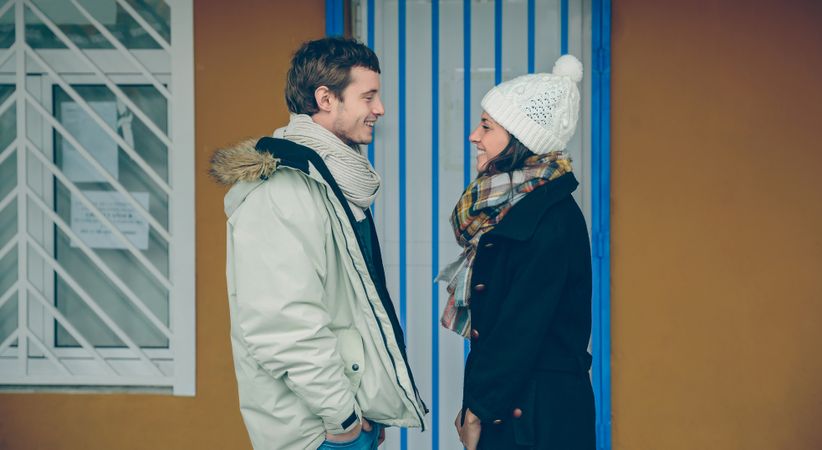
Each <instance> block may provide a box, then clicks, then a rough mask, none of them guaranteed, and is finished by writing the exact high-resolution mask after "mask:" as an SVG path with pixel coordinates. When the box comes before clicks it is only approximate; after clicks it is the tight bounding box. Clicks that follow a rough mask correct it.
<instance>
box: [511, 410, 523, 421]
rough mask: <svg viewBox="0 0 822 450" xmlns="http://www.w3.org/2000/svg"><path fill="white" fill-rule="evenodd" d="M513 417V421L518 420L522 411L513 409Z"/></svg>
mask: <svg viewBox="0 0 822 450" xmlns="http://www.w3.org/2000/svg"><path fill="white" fill-rule="evenodd" d="M513 416H514V418H515V419H519V418H520V417H522V410H521V409H519V408H514V414H513Z"/></svg>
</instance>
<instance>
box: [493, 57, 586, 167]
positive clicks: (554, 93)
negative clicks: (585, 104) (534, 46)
mask: <svg viewBox="0 0 822 450" xmlns="http://www.w3.org/2000/svg"><path fill="white" fill-rule="evenodd" d="M580 81H582V63H581V62H579V60H578V59H576V58H575V57H573V56H571V55H563V56H560V57H559V59H557V61H556V62H555V63H554V69H553V71H552V73H536V74H529V75H523V76H520V77H517V78H514V79H513V80H509V81H506V82H504V83H500V84H498V85H497V86H495V87H494V88H493V89H491V90H490V91H488V93H487V94H485V97H484V98H483V99H482V108H483V109H484V110H485V112H487V113H488V115H490V116H491V118H492V119H494V121H496V122H497V123H499V124H500V125H502V126H503V127H504V128H505V129H506V130H508V132H509V133H511V134H513V135H514V136H515V137H516V138H517V139H519V141H520V142H522V143H523V145H525V146H526V147H528V150H531V151H532V152H534V153H536V154H538V155H541V154H545V153H548V152H552V151H559V150H565V147H566V146H567V145H568V141H570V140H571V137H572V136H573V135H574V131H575V130H576V127H577V120H578V119H579V89H578V88H577V83H579V82H580Z"/></svg>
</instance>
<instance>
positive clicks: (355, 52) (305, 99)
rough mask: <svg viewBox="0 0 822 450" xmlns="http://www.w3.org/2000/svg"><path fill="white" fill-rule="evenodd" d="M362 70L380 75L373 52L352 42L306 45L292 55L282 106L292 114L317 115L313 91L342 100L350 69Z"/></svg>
mask: <svg viewBox="0 0 822 450" xmlns="http://www.w3.org/2000/svg"><path fill="white" fill-rule="evenodd" d="M352 67H363V68H366V69H369V70H373V71H374V72H377V73H380V61H379V59H377V55H376V54H375V53H374V51H373V50H371V49H370V48H368V47H366V46H365V45H363V44H362V43H361V42H359V41H357V40H354V39H347V38H341V37H329V38H323V39H317V40H315V41H309V42H306V43H305V44H303V45H302V47H300V48H299V50H297V52H296V53H294V57H293V58H291V68H290V69H288V75H287V77H286V82H285V102H286V104H288V110H289V111H291V112H292V113H295V114H308V115H312V114H314V113H316V112H317V111H319V108H318V107H317V100H316V99H315V98H314V91H316V90H317V88H318V87H320V86H325V87H327V88H328V90H329V91H331V92H332V93H333V94H334V95H335V96H336V97H337V98H339V99H340V100H342V92H343V90H345V88H346V87H348V84H349V83H351V68H352Z"/></svg>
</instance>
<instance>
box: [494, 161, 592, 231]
mask: <svg viewBox="0 0 822 450" xmlns="http://www.w3.org/2000/svg"><path fill="white" fill-rule="evenodd" d="M578 185H579V182H578V181H577V179H576V177H575V176H574V174H573V173H572V172H569V173H566V174H565V175H562V176H561V177H559V178H557V179H555V180H553V181H549V182H548V183H546V184H544V185H543V186H540V187H539V188H537V189H536V190H534V191H533V192H531V193H530V194H528V195H526V196H525V198H523V199H522V200H520V201H519V202H518V203H517V204H516V205H514V206H513V207H512V208H511V211H509V212H508V214H507V215H506V216H505V217H504V218H503V219H502V221H501V222H500V223H499V225H497V226H496V227H495V228H494V229H493V230H491V231H489V232H488V235H489V237H491V236H494V237H502V238H507V239H513V240H517V241H526V240H528V239H529V238H530V237H531V236H533V235H534V232H535V230H536V228H537V224H539V221H540V219H541V218H542V216H543V215H545V213H546V212H547V211H548V210H549V209H551V207H552V206H554V205H555V204H556V203H558V202H559V201H560V200H562V199H564V198H566V197H567V196H569V195H571V193H572V192H574V191H575V190H576V188H577V186H578Z"/></svg>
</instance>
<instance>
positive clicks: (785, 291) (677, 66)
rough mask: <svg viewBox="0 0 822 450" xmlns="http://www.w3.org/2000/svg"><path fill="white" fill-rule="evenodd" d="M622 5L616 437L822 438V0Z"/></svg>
mask: <svg viewBox="0 0 822 450" xmlns="http://www.w3.org/2000/svg"><path fill="white" fill-rule="evenodd" d="M613 3H614V10H613V44H612V51H613V55H612V56H613V68H612V83H613V85H612V89H613V97H612V101H613V112H612V114H613V115H612V127H613V131H612V133H613V135H612V158H613V211H612V214H613V216H612V222H613V225H612V227H613V234H612V242H613V244H612V245H613V259H612V267H613V269H612V270H613V273H612V274H613V287H612V292H613V298H612V301H613V313H612V314H613V325H612V326H613V332H612V336H613V341H612V345H613V354H612V364H613V415H614V418H613V421H614V425H613V433H614V438H613V443H614V448H615V449H619V450H646V449H647V450H657V449H659V450H678V449H682V450H686V449H687V450H692V449H719V450H732V449H746V450H754V449H763V450H765V449H768V450H773V449H791V450H801V449H808V450H810V449H817V450H818V449H820V448H822V426H820V425H819V418H820V415H822V382H820V381H821V380H822V350H821V348H822V347H820V345H822V344H820V343H822V326H820V323H819V321H820V319H822V175H821V174H820V170H822V145H820V132H821V131H822V130H821V127H822V88H820V84H819V83H820V80H822V47H820V45H821V44H822V2H819V1H817V0H805V1H799V0H791V1H779V0H759V1H751V2H741V1H739V2H729V1H721V0H695V1H672V0H668V1H659V0H644V1H643V0H619V1H615V2H613Z"/></svg>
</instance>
